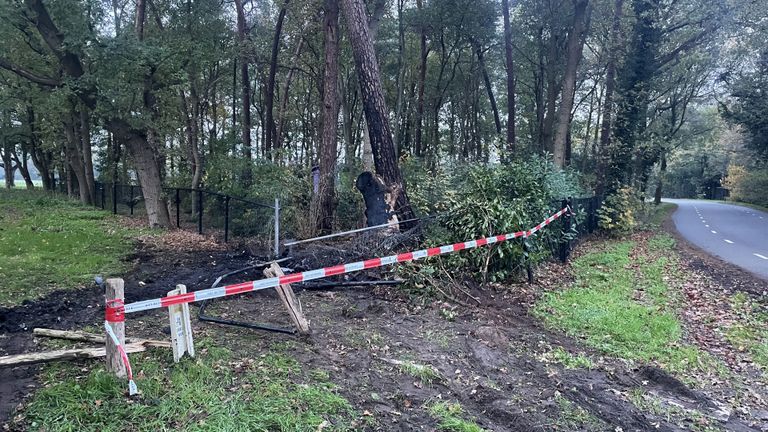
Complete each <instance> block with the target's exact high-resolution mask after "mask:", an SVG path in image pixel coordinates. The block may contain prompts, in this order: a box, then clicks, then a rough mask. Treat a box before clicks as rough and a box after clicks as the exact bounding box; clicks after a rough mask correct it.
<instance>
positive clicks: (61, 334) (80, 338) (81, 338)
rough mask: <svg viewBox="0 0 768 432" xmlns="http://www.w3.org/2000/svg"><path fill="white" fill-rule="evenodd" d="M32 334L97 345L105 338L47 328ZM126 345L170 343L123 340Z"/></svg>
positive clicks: (166, 345) (161, 344)
mask: <svg viewBox="0 0 768 432" xmlns="http://www.w3.org/2000/svg"><path fill="white" fill-rule="evenodd" d="M32 334H34V335H35V336H43V337H49V338H55V339H66V340H71V341H76V342H91V343H97V344H103V343H106V337H104V336H102V335H98V334H95V333H87V332H81V331H68V330H54V329H47V328H35V329H32ZM125 343H126V344H132V343H138V344H142V345H144V346H147V347H154V348H170V347H171V343H170V342H168V341H159V340H152V339H135V338H125Z"/></svg>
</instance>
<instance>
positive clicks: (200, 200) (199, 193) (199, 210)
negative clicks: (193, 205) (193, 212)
mask: <svg viewBox="0 0 768 432" xmlns="http://www.w3.org/2000/svg"><path fill="white" fill-rule="evenodd" d="M197 233H198V234H202V233H203V191H202V190H198V191H197Z"/></svg>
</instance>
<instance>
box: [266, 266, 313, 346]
mask: <svg viewBox="0 0 768 432" xmlns="http://www.w3.org/2000/svg"><path fill="white" fill-rule="evenodd" d="M264 275H265V276H267V277H280V276H284V275H285V274H284V273H283V270H282V269H281V268H280V266H279V265H278V264H277V263H274V262H273V263H272V264H271V265H270V266H269V267H267V268H266V269H264ZM275 290H277V295H278V296H279V297H280V300H282V301H283V305H285V308H286V309H288V314H289V315H290V316H291V321H293V324H294V325H295V326H296V328H297V329H298V330H299V333H301V334H309V321H307V318H306V317H304V313H303V312H302V311H301V303H299V301H298V300H297V299H296V294H294V292H293V288H291V285H290V284H283V285H279V286H277V287H275Z"/></svg>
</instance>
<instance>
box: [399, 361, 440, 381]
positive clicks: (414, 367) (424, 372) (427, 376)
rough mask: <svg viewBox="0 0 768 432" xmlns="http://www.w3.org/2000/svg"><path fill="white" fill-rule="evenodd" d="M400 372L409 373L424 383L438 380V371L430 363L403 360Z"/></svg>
mask: <svg viewBox="0 0 768 432" xmlns="http://www.w3.org/2000/svg"><path fill="white" fill-rule="evenodd" d="M400 372H402V373H404V374H406V375H410V376H412V377H414V378H416V379H419V380H421V381H422V382H424V383H427V384H431V383H432V382H434V381H438V380H440V378H442V377H441V376H440V372H438V371H437V370H436V369H435V368H434V367H432V366H430V365H421V364H417V363H414V362H412V361H410V360H404V361H403V362H402V364H400Z"/></svg>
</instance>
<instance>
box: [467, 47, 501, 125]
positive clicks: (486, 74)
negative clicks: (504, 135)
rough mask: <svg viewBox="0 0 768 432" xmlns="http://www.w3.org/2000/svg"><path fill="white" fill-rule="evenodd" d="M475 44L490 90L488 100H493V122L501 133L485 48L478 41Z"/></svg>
mask: <svg viewBox="0 0 768 432" xmlns="http://www.w3.org/2000/svg"><path fill="white" fill-rule="evenodd" d="M473 45H474V46H475V53H476V54H477V62H478V63H479V66H480V72H482V74H483V81H484V82H485V90H486V91H487V92H488V100H489V101H490V102H491V109H492V110H493V122H494V124H495V125H496V133H497V134H501V120H499V108H498V107H497V106H496V98H495V97H493V87H492V86H491V79H490V77H489V76H488V70H487V69H486V67H485V60H484V58H483V48H482V47H481V46H480V44H479V43H478V42H476V41H473Z"/></svg>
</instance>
